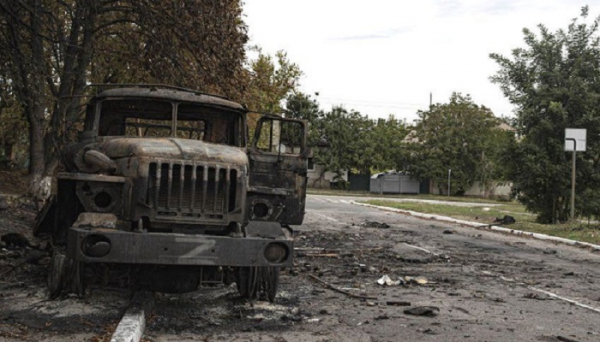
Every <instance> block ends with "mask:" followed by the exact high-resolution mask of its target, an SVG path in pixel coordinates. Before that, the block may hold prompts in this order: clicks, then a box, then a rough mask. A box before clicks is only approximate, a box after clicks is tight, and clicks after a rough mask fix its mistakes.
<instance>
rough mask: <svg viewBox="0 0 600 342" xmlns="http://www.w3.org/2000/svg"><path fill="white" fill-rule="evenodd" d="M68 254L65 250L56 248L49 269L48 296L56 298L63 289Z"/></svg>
mask: <svg viewBox="0 0 600 342" xmlns="http://www.w3.org/2000/svg"><path fill="white" fill-rule="evenodd" d="M66 263H67V256H66V255H65V253H64V251H62V250H59V249H58V248H54V249H53V251H52V258H51V259H50V267H49V269H48V298H49V299H56V298H57V297H58V296H60V294H61V293H62V290H63V279H64V278H65V273H66V270H65V269H66V265H65V264H66Z"/></svg>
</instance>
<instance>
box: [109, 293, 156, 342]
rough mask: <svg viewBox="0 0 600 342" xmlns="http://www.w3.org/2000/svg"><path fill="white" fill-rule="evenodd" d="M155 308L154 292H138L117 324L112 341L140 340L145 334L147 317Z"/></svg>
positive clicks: (130, 341)
mask: <svg viewBox="0 0 600 342" xmlns="http://www.w3.org/2000/svg"><path fill="white" fill-rule="evenodd" d="M153 309H154V294H153V293H151V292H138V293H136V294H135V295H134V296H133V298H132V299H131V303H130V304H129V307H128V308H127V310H126V311H125V314H124V315H123V318H121V321H120V322H119V325H117V328H116V329H115V332H114V333H113V335H112V336H111V338H110V342H139V341H140V340H141V339H142V337H143V336H144V330H145V329H146V318H147V317H148V316H149V315H150V313H151V312H152V310H153Z"/></svg>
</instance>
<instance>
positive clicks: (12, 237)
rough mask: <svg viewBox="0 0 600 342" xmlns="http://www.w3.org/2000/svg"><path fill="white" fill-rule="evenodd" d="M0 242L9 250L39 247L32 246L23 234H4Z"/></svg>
mask: <svg viewBox="0 0 600 342" xmlns="http://www.w3.org/2000/svg"><path fill="white" fill-rule="evenodd" d="M0 240H1V241H2V242H4V244H5V245H6V247H7V248H9V249H17V248H25V247H30V248H36V249H37V248H39V246H35V245H32V244H31V242H29V239H27V238H26V237H25V236H24V235H23V234H19V233H6V234H4V235H2V237H0Z"/></svg>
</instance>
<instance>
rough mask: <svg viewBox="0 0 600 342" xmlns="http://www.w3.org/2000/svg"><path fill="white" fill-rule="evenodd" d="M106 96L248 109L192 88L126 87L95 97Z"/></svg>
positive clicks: (109, 90) (104, 92) (108, 90)
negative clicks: (145, 98)
mask: <svg viewBox="0 0 600 342" xmlns="http://www.w3.org/2000/svg"><path fill="white" fill-rule="evenodd" d="M106 97H138V98H139V97H142V98H143V97H147V98H153V99H157V98H159V99H165V100H175V101H182V102H194V103H203V104H208V105H214V106H219V107H227V108H231V109H237V110H243V111H246V108H244V106H242V105H241V104H239V103H237V102H233V101H231V100H228V99H226V98H224V97H220V96H216V95H209V94H203V93H200V92H195V91H192V90H181V89H172V88H161V87H124V88H113V89H107V90H103V91H102V92H100V93H98V94H97V95H96V96H94V98H96V99H101V98H106Z"/></svg>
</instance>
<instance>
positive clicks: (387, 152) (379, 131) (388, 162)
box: [367, 115, 408, 172]
mask: <svg viewBox="0 0 600 342" xmlns="http://www.w3.org/2000/svg"><path fill="white" fill-rule="evenodd" d="M407 134H408V129H407V127H406V124H405V123H404V122H403V121H400V120H398V119H396V117H395V116H394V115H390V116H389V117H388V118H387V119H378V120H377V121H376V122H375V125H374V126H373V129H372V130H371V131H370V132H369V134H368V136H367V140H368V142H369V145H370V146H372V147H371V148H370V149H369V150H368V153H370V154H371V155H372V161H371V163H372V164H371V169H372V170H371V171H374V172H380V171H388V170H404V169H406V168H407V166H408V159H407V156H408V153H407V152H406V150H405V148H404V146H403V144H402V142H403V140H404V138H405V137H406V135H407Z"/></svg>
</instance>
